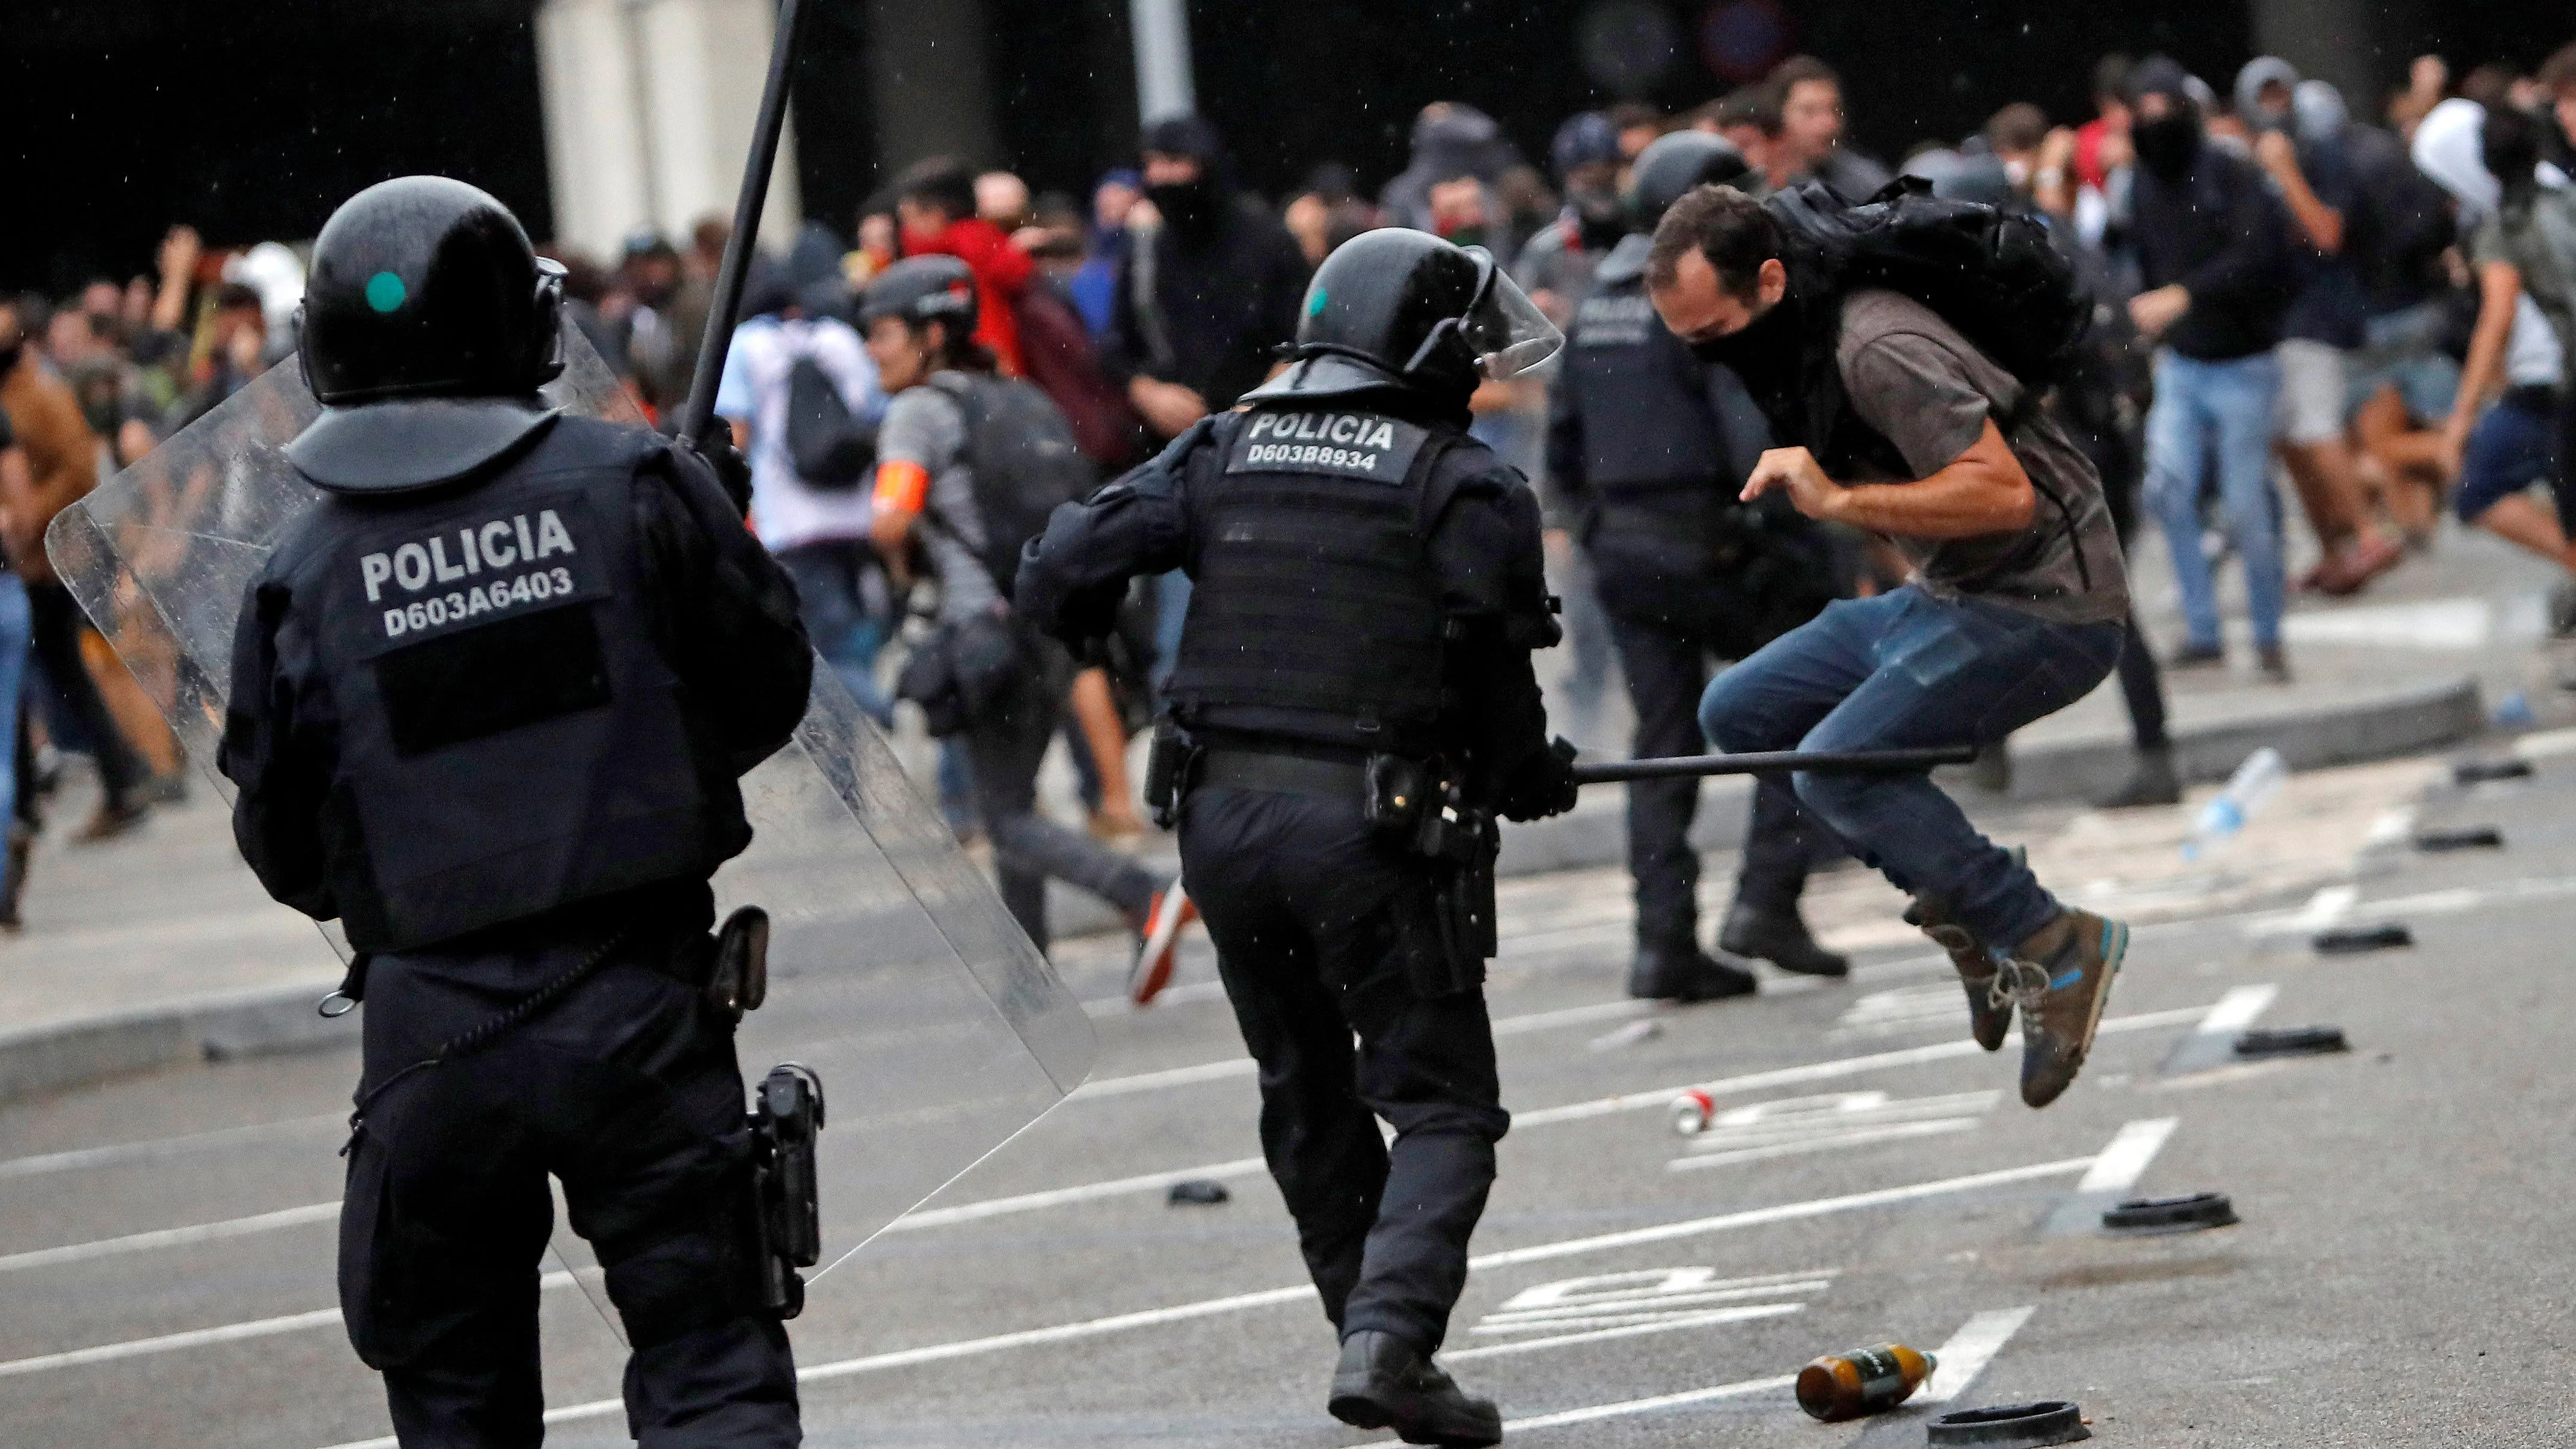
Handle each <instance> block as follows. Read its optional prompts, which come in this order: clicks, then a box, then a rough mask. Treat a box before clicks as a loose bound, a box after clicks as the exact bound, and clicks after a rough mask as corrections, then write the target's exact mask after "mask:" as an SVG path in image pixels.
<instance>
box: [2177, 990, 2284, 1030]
mask: <svg viewBox="0 0 2576 1449" xmlns="http://www.w3.org/2000/svg"><path fill="white" fill-rule="evenodd" d="M2280 994H2281V988H2280V987H2278V986H2272V985H2268V984H2267V985H2262V986H2239V987H2237V988H2236V989H2234V990H2232V991H2230V992H2228V993H2227V994H2226V995H2225V996H2222V997H2220V998H2218V1004H2217V1005H2216V1006H2213V1007H2211V1008H2210V1009H2209V1015H2207V1016H2204V1017H2202V1018H2201V1019H2200V1026H2199V1027H2198V1028H2197V1029H2196V1032H2195V1034H2196V1035H2201V1036H2213V1035H2218V1034H2222V1033H2226V1032H2236V1031H2243V1030H2244V1029H2245V1028H2247V1027H2249V1026H2252V1025H2253V1024H2254V1018H2256V1017H2258V1016H2261V1015H2262V1014H2263V1011H2264V1009H2265V1008H2266V1007H2269V1006H2270V1005H2271V1004H2272V1002H2273V1000H2274V998H2276V997H2278V996H2279V995H2280Z"/></svg>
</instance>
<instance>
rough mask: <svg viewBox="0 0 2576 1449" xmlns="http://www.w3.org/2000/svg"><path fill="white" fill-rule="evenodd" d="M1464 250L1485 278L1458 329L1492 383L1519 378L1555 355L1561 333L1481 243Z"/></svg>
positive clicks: (1561, 336)
mask: <svg viewBox="0 0 2576 1449" xmlns="http://www.w3.org/2000/svg"><path fill="white" fill-rule="evenodd" d="M1467 250H1468V251H1469V252H1471V253H1473V254H1474V255H1475V257H1476V262H1477V265H1478V266H1480V267H1482V268H1484V269H1485V273H1486V280H1485V284H1484V286H1483V287H1482V288H1480V289H1479V290H1478V292H1477V294H1476V300H1475V303H1474V304H1473V305H1472V306H1470V307H1469V308H1468V309H1467V315H1466V316H1465V317H1464V318H1461V319H1460V321H1459V333H1460V335H1461V336H1463V337H1464V338H1466V341H1467V346H1468V348H1469V349H1470V350H1472V351H1473V352H1474V353H1475V354H1476V363H1477V366H1478V367H1479V368H1481V369H1482V370H1483V372H1484V374H1485V376H1487V377H1489V378H1492V379H1493V380H1494V381H1496V382H1501V381H1503V380H1504V379H1506V378H1513V377H1518V376H1520V375H1521V374H1522V373H1524V372H1527V371H1529V370H1530V369H1531V368H1533V367H1536V366H1538V365H1539V364H1540V363H1543V362H1545V361H1547V360H1548V359H1549V358H1551V357H1554V356H1555V355H1556V352H1557V349H1558V348H1560V347H1563V346H1564V345H1565V334H1564V333H1562V332H1559V331H1558V330H1556V324H1555V323H1553V322H1550V321H1549V320H1547V314H1546V313H1544V312H1541V311H1540V310H1539V309H1538V304H1537V303H1535V302H1532V301H1531V300H1530V299H1529V296H1528V294H1526V293H1524V292H1523V291H1521V289H1520V285H1519V284H1518V283H1516V282H1514V281H1513V280H1512V279H1511V274H1510V273H1508V272H1505V271H1504V270H1503V269H1502V268H1500V267H1498V266H1495V265H1494V259H1493V258H1492V257H1491V256H1490V255H1488V254H1487V253H1486V252H1485V249H1484V248H1482V247H1469V248H1467Z"/></svg>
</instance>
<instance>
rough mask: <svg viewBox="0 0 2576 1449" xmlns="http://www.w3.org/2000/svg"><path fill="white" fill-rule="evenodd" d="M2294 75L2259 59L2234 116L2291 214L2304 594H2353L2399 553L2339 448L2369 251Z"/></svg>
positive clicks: (2289, 382) (2294, 447)
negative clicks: (2302, 114) (2320, 549)
mask: <svg viewBox="0 0 2576 1449" xmlns="http://www.w3.org/2000/svg"><path fill="white" fill-rule="evenodd" d="M2298 83H2299V73H2298V71H2297V70H2296V69H2294V68H2292V66H2291V65H2290V63H2289V62H2288V61H2285V60H2282V59H2281V58H2279V57H2278V56H2269V55H2266V56H2257V57H2256V58H2254V59H2253V60H2251V61H2249V62H2247V63H2246V65H2245V68H2244V69H2243V70H2242V71H2239V72H2238V73H2237V76H2236V113H2237V114H2238V115H2239V116H2242V117H2244V118H2245V122H2246V124H2247V125H2248V126H2249V127H2251V128H2252V130H2253V132H2254V161H2255V164H2256V165H2258V166H2260V167H2261V168H2262V170H2263V174H2264V176H2265V177H2266V179H2268V180H2269V181H2270V182H2271V183H2272V186H2273V188H2274V190H2275V191H2277V192H2278V193H2279V195H2280V197H2281V200H2282V202H2283V203H2284V204H2285V205H2286V206H2287V207H2288V209H2289V213H2290V221H2291V230H2292V236H2291V241H2292V243H2293V244H2292V246H2291V249H2290V256H2291V261H2292V263H2293V275H2294V277H2295V281H2296V288H2297V290H2296V295H2295V296H2294V297H2293V298H2292V300H2291V302H2290V309H2289V312H2288V313H2287V314H2286V315H2285V316H2284V317H2283V318H2282V319H2281V330H2282V338H2281V345H2280V347H2279V348H2278V349H2276V350H2275V353H2274V355H2275V356H2276V357H2278V358H2279V359H2280V363H2281V411H2280V450H2281V461H2282V462H2283V463H2285V464H2287V465H2288V467H2289V471H2290V480H2291V482H2292V483H2294V484H2296V485H2297V487H2298V490H2299V501H2300V503H2301V505H2302V506H2304V507H2305V509H2306V510H2307V515H2308V521H2309V523H2310V524H2311V525H2313V526H2314V528H2315V529H2316V534H2317V540H2318V542H2320V543H2321V544H2323V545H2324V547H2325V557H2324V558H2323V559H2321V560H2320V561H2319V562H2318V564H2317V566H2316V567H2315V568H2314V569H2312V570H2310V571H2309V572H2308V573H2307V574H2306V575H2305V576H2304V577H2302V578H2301V579H2300V580H2299V584H2300V587H2302V588H2307V589H2314V590H2317V591H2318V592H2321V593H2326V594H2335V595H2341V594H2349V593H2353V592H2356V591H2357V590H2359V589H2361V588H2362V587H2363V586H2365V585H2367V584H2368V583H2369V582H2370V581H2371V580H2372V579H2374V578H2376V577H2378V576H2379V575H2380V574H2381V573H2384V572H2386V571H2387V570H2389V569H2391V568H2394V567H2395V566H2396V565H2397V562H2398V560H2399V559H2401V558H2403V557H2404V556H2405V555H2404V551H2403V550H2402V549H2400V548H2399V547H2398V545H2397V544H2396V543H2394V542H2393V541H2391V540H2389V539H2387V538H2385V537H2382V536H2381V534H2380V532H2379V529H2378V527H2377V525H2375V524H2374V523H2373V522H2372V520H2371V517H2370V508H2369V502H2368V500H2367V499H2366V498H2365V497H2364V496H2363V494H2362V490H2361V480H2360V477H2359V475H2358V474H2357V473H2356V472H2355V471H2354V459H2353V452H2352V448H2351V446H2350V445H2349V444H2347V443H2346V442H2345V441H2344V400H2345V394H2346V391H2347V383H2346V379H2345V356H2346V354H2347V353H2349V352H2351V351H2352V350H2354V349H2357V348H2359V347H2361V346H2362V345H2363V344H2365V343H2366V342H2367V341H2368V340H2369V332H2368V322H2369V316H2368V311H2367V308H2366V305H2365V302H2364V299H2363V296H2362V290H2361V262H2360V258H2361V256H2362V254H2363V252H2364V249H2365V247H2366V246H2367V245H2368V243H2369V241H2370V229H2369V226H2368V223H2367V218H2365V217H2364V216H2363V215H2362V200H2363V198H2362V194H2361V187H2360V182H2359V180H2358V178H2356V177H2355V175H2354V173H2353V166H2352V159H2351V157H2350V156H2348V155H2346V154H2345V152H2344V149H2343V146H2342V144H2341V141H2340V138H2339V137H2337V136H2336V135H2334V134H2331V133H2325V134H2317V135H2312V136H2304V137H2303V136H2300V135H2299V134H2298V133H2297V131H2296V129H2295V127H2294V126H2293V118H2292V103H2293V97H2294V94H2295V88H2296V87H2297V85H2298Z"/></svg>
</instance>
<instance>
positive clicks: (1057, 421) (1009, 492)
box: [932, 376, 1100, 599]
mask: <svg viewBox="0 0 2576 1449" xmlns="http://www.w3.org/2000/svg"><path fill="white" fill-rule="evenodd" d="M932 385H933V386H935V387H937V388H938V389H939V390H940V391H942V392H944V393H946V394H948V395H949V396H950V397H952V398H955V399H956V400H957V407H958V410H959V411H960V412H962V413H964V414H965V418H966V466H967V468H968V469H969V470H970V471H971V472H972V473H973V474H974V479H975V516H976V519H977V521H978V522H980V523H981V524H982V525H983V528H984V548H983V561H984V569H985V571H986V572H987V573H990V574H991V575H992V576H993V582H994V584H995V585H996V586H997V587H999V588H1000V589H1001V591H1002V597H1003V598H1005V599H1007V598H1009V597H1011V591H1012V587H1013V585H1014V584H1015V583H1016V582H1017V581H1018V579H1019V574H1020V549H1021V548H1022V546H1024V545H1025V544H1027V543H1028V541H1029V540H1030V539H1032V538H1035V537H1037V536H1038V535H1039V534H1041V533H1044V532H1045V531H1046V524H1047V515H1048V514H1051V513H1053V512H1055V510H1056V508H1057V506H1058V505H1060V504H1065V503H1071V502H1074V501H1076V500H1078V499H1081V498H1085V497H1088V496H1089V495H1090V493H1091V490H1092V489H1093V488H1094V487H1095V486H1097V485H1098V484H1099V482H1100V474H1099V471H1098V470H1097V469H1096V468H1095V467H1094V466H1093V464H1092V461H1091V460H1090V459H1089V458H1087V457H1085V456H1083V452H1082V449H1081V448H1080V447H1078V446H1076V444H1075V443H1074V437H1073V425H1072V424H1070V423H1068V422H1066V421H1065V418H1064V413H1063V412H1062V411H1061V410H1060V409H1058V408H1057V407H1056V405H1055V404H1054V403H1053V402H1052V401H1050V400H1049V399H1048V397H1047V395H1046V394H1045V393H1043V392H1040V391H1038V389H1037V387H1036V386H1035V385H1034V384H1032V383H1030V382H1028V381H1027V380H1025V379H1022V378H1016V377H984V376H964V377H957V378H949V377H942V378H934V379H932Z"/></svg>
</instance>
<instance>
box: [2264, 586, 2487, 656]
mask: <svg viewBox="0 0 2576 1449" xmlns="http://www.w3.org/2000/svg"><path fill="white" fill-rule="evenodd" d="M2495 627H2496V617H2495V606H2494V605H2493V604H2491V603H2489V602H2487V601H2486V600H2485V599H2480V598H2453V599H2425V600H2422V601H2420V602H2417V603H2412V604H2363V605H2359V606H2357V607H2353V608H2346V609H2319V610H2313V611H2311V612H2308V613H2303V614H2298V615H2295V616H2292V617H2289V618H2285V619H2283V620H2282V621H2281V637H2282V639H2283V640H2284V641H2286V642H2288V643H2292V644H2366V645H2371V646H2374V647H2378V648H2398V649H2475V648H2478V647H2480V646H2482V645H2484V644H2485V643H2486V642H2487V641H2488V640H2489V639H2490V638H2493V637H2494V635H2495Z"/></svg>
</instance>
